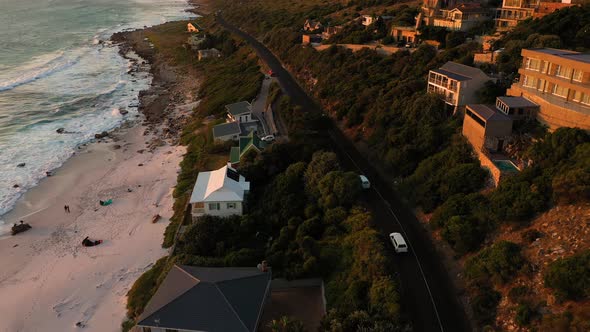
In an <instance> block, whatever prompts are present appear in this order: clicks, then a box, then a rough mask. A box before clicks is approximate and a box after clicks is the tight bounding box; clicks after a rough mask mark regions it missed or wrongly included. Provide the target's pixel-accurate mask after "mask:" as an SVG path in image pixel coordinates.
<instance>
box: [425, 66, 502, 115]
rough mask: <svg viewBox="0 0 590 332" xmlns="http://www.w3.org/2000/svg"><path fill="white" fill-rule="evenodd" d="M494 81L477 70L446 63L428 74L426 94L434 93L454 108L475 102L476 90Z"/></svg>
mask: <svg viewBox="0 0 590 332" xmlns="http://www.w3.org/2000/svg"><path fill="white" fill-rule="evenodd" d="M490 80H491V81H494V79H493V78H491V77H488V76H487V75H486V74H485V73H484V72H483V71H481V70H480V69H479V68H475V67H470V66H466V65H463V64H460V63H456V62H451V61H449V62H447V63H445V64H444V65H443V66H442V67H440V68H439V69H433V70H431V71H430V72H429V73H428V90H427V91H428V93H435V94H438V95H440V96H441V98H442V99H443V100H444V101H445V102H446V103H447V104H448V105H451V106H453V107H455V110H456V109H457V107H458V106H464V105H466V104H470V103H476V102H477V95H476V92H477V90H479V89H481V88H482V87H483V86H484V84H485V83H486V82H487V81H490Z"/></svg>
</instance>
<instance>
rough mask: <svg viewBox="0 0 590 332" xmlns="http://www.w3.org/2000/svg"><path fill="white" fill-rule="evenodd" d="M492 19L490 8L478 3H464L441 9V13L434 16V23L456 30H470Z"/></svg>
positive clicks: (437, 25) (434, 24)
mask: <svg viewBox="0 0 590 332" xmlns="http://www.w3.org/2000/svg"><path fill="white" fill-rule="evenodd" d="M486 20H491V15H490V10H489V9H488V8H484V7H481V5H480V4H478V3H463V4H460V5H458V6H455V7H452V8H448V9H441V10H440V14H439V15H437V16H436V17H434V19H433V22H432V25H433V26H435V27H443V28H447V29H449V30H455V31H468V30H469V29H471V28H474V27H476V26H477V25H479V24H481V22H483V21H486Z"/></svg>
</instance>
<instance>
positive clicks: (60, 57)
mask: <svg viewBox="0 0 590 332" xmlns="http://www.w3.org/2000/svg"><path fill="white" fill-rule="evenodd" d="M68 53H69V54H70V56H66V55H65V53H64V52H63V51H60V52H56V53H52V54H47V55H44V56H41V57H38V58H36V59H34V60H33V61H31V62H29V63H27V64H25V65H23V66H21V67H18V68H15V69H14V70H12V72H14V73H22V74H17V75H18V76H16V77H12V78H11V77H8V78H2V77H0V92H2V91H6V90H11V89H14V88H16V87H18V86H20V85H23V84H27V83H30V82H33V81H36V80H38V79H40V78H43V77H47V76H49V75H51V74H53V73H55V72H58V71H61V70H64V69H67V68H69V67H71V66H73V65H75V64H76V63H77V62H78V61H79V60H80V56H79V55H75V52H68Z"/></svg>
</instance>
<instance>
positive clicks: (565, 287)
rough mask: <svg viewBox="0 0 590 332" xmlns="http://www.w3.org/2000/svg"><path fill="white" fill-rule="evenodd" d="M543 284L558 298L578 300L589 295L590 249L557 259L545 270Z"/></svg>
mask: <svg viewBox="0 0 590 332" xmlns="http://www.w3.org/2000/svg"><path fill="white" fill-rule="evenodd" d="M544 279H545V286H547V287H549V288H553V290H554V291H555V293H556V295H557V296H558V297H560V298H566V299H573V300H580V299H586V298H588V297H589V296H590V250H586V251H584V252H582V253H579V254H576V255H573V256H571V257H567V258H561V259H558V260H556V261H554V262H552V263H551V264H549V267H548V268H547V271H546V272H545V276H544Z"/></svg>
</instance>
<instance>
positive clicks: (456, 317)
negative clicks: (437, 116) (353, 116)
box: [217, 15, 471, 332]
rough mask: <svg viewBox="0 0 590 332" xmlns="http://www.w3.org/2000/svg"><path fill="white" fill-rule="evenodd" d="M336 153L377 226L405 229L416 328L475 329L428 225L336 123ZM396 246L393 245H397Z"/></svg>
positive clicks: (405, 274)
mask: <svg viewBox="0 0 590 332" xmlns="http://www.w3.org/2000/svg"><path fill="white" fill-rule="evenodd" d="M217 21H218V22H219V24H221V25H222V26H223V27H224V28H225V29H227V30H229V31H231V32H232V33H234V34H236V35H238V36H239V37H240V38H242V39H244V40H246V41H247V42H248V43H249V44H250V45H251V46H252V47H253V48H254V50H255V51H256V53H257V54H258V56H259V57H260V58H261V59H262V60H263V61H264V62H265V63H266V64H267V65H268V66H269V67H270V68H271V70H272V71H273V72H274V73H275V74H276V76H277V79H278V81H279V84H280V85H281V88H282V89H283V91H284V92H285V93H286V94H287V95H289V96H290V97H291V99H292V101H293V103H295V104H298V105H300V106H301V107H302V109H303V110H305V111H316V112H321V109H320V107H318V105H317V104H316V103H315V102H314V101H313V99H312V98H311V97H309V96H308V95H307V93H306V92H305V91H304V90H303V89H302V88H301V87H300V86H299V84H298V83H297V82H296V80H295V79H294V78H293V77H292V76H291V74H290V73H289V72H288V71H287V70H286V69H285V68H283V66H282V64H281V62H280V61H279V60H278V59H277V58H276V57H275V56H274V55H273V53H272V52H271V51H270V50H268V49H267V48H266V47H265V46H264V45H263V44H262V43H260V42H259V41H258V40H256V38H254V37H253V36H251V35H249V34H247V33H245V32H243V31H241V30H239V29H238V28H237V27H235V26H233V25H231V24H230V23H228V22H226V21H225V20H224V19H223V18H222V17H221V15H218V16H217ZM329 134H330V137H331V139H332V141H333V143H334V146H335V147H336V148H337V149H338V150H337V151H336V152H337V153H338V154H339V155H340V156H341V160H342V161H343V163H345V165H344V166H345V167H347V168H348V169H353V170H356V171H358V172H361V173H363V174H365V175H366V176H367V177H368V178H369V180H370V181H371V186H372V188H371V190H369V191H367V192H366V195H365V196H366V197H365V200H366V202H367V204H368V205H369V206H370V207H371V210H372V211H371V212H372V213H373V217H374V219H375V223H376V226H377V228H378V229H379V230H380V231H381V232H382V233H383V236H384V237H385V236H386V235H387V234H389V233H391V232H400V233H402V234H404V237H405V238H406V241H407V242H408V244H409V246H410V249H411V250H410V253H408V254H405V255H395V256H394V262H395V264H396V267H395V268H396V271H398V273H399V275H400V280H401V283H402V296H401V304H402V306H403V307H404V308H405V310H406V311H407V312H408V314H409V316H410V320H411V322H412V327H413V330H414V331H424V332H433V331H444V332H461V331H471V327H470V325H469V322H468V319H467V316H466V314H465V311H464V310H463V307H462V306H461V304H460V302H459V300H458V296H457V294H456V290H455V288H454V287H453V284H452V282H451V280H450V278H449V276H448V273H447V270H446V269H445V267H444V266H443V264H442V263H441V260H440V258H439V256H438V254H437V252H436V250H435V248H434V245H433V243H432V242H431V241H430V237H429V236H428V234H427V233H426V230H424V228H423V227H422V226H421V225H420V222H419V221H418V220H417V219H416V217H415V215H414V214H413V212H412V210H410V209H409V208H408V207H407V206H405V205H404V203H403V202H402V200H401V199H400V198H399V197H398V196H397V194H396V193H395V192H394V191H393V189H392V188H391V187H390V186H389V185H388V184H387V182H386V181H385V180H384V179H382V178H381V176H380V175H379V174H378V172H377V171H376V170H375V168H374V167H373V166H372V165H371V164H370V163H369V162H368V161H367V159H366V158H364V157H363V156H362V155H361V153H359V152H358V150H357V149H356V148H355V146H354V145H353V144H352V142H351V141H350V140H349V139H348V138H347V137H345V136H344V135H343V134H342V132H341V131H340V130H338V129H337V127H336V126H333V129H331V130H330V131H329ZM392 250H393V249H392Z"/></svg>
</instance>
